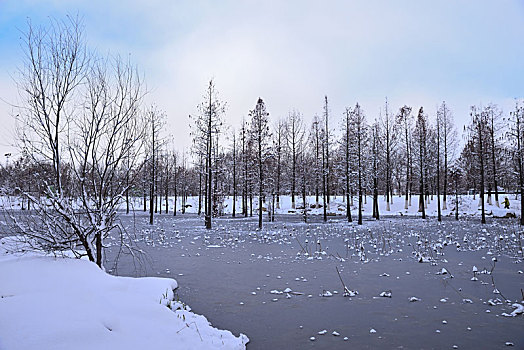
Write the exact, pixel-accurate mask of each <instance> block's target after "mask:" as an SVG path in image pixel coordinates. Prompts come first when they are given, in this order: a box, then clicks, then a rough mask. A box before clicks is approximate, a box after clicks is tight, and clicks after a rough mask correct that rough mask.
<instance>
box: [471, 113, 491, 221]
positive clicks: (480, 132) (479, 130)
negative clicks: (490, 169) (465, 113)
mask: <svg viewBox="0 0 524 350" xmlns="http://www.w3.org/2000/svg"><path fill="white" fill-rule="evenodd" d="M470 116H471V124H470V127H469V130H470V135H471V138H472V139H473V140H475V141H476V143H477V147H478V148H477V149H476V153H477V156H478V159H479V166H480V169H479V170H480V184H479V186H480V198H479V200H480V206H481V215H482V216H481V217H482V218H481V222H482V223H483V224H485V223H486V208H485V203H484V199H485V198H484V194H485V169H484V163H485V162H484V153H485V147H486V144H485V143H486V140H485V139H486V133H487V126H488V116H487V113H486V112H485V111H481V110H480V109H479V108H477V107H476V106H471V112H470Z"/></svg>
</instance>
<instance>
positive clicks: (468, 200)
mask: <svg viewBox="0 0 524 350" xmlns="http://www.w3.org/2000/svg"><path fill="white" fill-rule="evenodd" d="M506 197H508V200H509V202H510V208H509V209H504V205H503V203H502V202H503V201H504V199H505V198H506ZM479 198H480V197H479V195H476V196H473V195H460V196H459V216H461V217H463V216H468V217H469V216H480V215H481V210H480V209H481V208H480V201H479ZM268 199H269V198H268ZM202 200H203V199H202ZM418 201H419V197H418V196H413V197H412V198H411V205H408V208H407V209H406V208H405V198H404V197H399V196H394V197H393V198H392V200H391V201H390V205H389V210H388V207H387V203H386V199H385V197H384V196H379V212H380V215H382V216H421V215H422V214H421V213H420V212H419V211H418ZM488 201H489V196H488V195H487V194H486V195H485V202H484V203H485V212H486V215H488V216H493V217H506V216H508V215H509V216H514V215H515V216H518V215H520V198H519V197H515V195H514V194H499V202H500V203H499V205H498V206H497V205H496V204H495V198H494V195H493V196H492V197H491V204H489V203H488ZM168 202H169V208H168V209H169V210H170V211H172V210H173V207H174V197H169V199H168ZM318 204H319V207H317V206H316V198H315V196H307V197H306V207H307V208H308V211H307V212H308V215H311V214H313V215H322V214H323V212H324V209H323V208H322V197H319V203H318ZM372 204H373V198H372V197H371V196H366V197H365V198H364V205H363V215H364V216H368V217H369V216H371V215H372V211H373V208H372ZM203 205H204V203H202V206H203ZM235 205H236V213H237V214H238V215H240V213H241V212H242V199H241V197H240V196H237V198H236V201H235ZM268 205H269V203H268V202H265V203H264V205H263V206H264V208H267V207H268ZM147 206H149V201H148V202H147ZM161 206H162V211H165V208H166V205H165V199H164V198H162V200H161ZM0 207H2V208H5V209H21V208H22V203H21V200H20V198H19V197H13V196H12V197H7V196H2V197H0ZM131 207H132V208H134V209H135V210H138V211H139V210H143V199H142V198H139V197H135V198H133V199H132V203H131ZM302 208H303V202H302V197H301V196H300V195H297V196H296V197H295V208H293V205H292V203H291V196H290V195H282V196H280V208H276V209H275V211H276V214H278V215H285V214H289V215H293V214H295V215H302V214H303V210H302ZM441 208H443V196H441ZM124 209H125V203H122V205H121V210H124ZM202 210H203V209H202ZM257 210H258V199H257V197H256V196H255V197H253V214H255V213H256V212H257ZM264 210H265V209H264ZM351 210H352V215H353V216H355V217H356V215H357V214H358V211H357V210H358V197H357V196H354V197H353V203H352V206H351ZM222 211H223V213H224V214H226V215H227V214H232V212H233V197H232V196H229V197H225V198H224V200H223V207H222ZM177 212H179V213H180V212H182V200H181V198H180V197H178V198H177ZM185 212H186V213H188V214H195V213H197V212H198V196H191V197H188V198H187V200H186V210H185ZM328 214H329V215H330V216H333V215H346V200H345V197H344V196H331V197H330V203H329V206H328ZM426 215H428V216H437V197H436V196H430V198H429V201H428V203H426ZM442 215H444V216H453V215H455V196H454V195H448V196H447V204H446V209H442Z"/></svg>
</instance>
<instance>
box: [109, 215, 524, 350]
mask: <svg viewBox="0 0 524 350" xmlns="http://www.w3.org/2000/svg"><path fill="white" fill-rule="evenodd" d="M135 219H136V220H135V222H134V223H133V220H132V217H131V216H129V217H126V216H123V219H122V220H123V222H124V224H125V225H126V226H128V227H129V229H130V230H133V227H134V230H135V232H136V241H137V245H138V247H140V248H141V249H143V250H144V251H145V252H146V257H145V258H143V259H142V261H143V263H142V265H139V264H138V265H137V264H136V263H133V261H132V259H131V258H130V257H129V256H122V257H121V258H120V261H119V264H118V269H117V270H114V271H112V273H114V274H118V275H129V276H137V275H138V276H164V277H172V278H175V279H177V280H178V282H179V289H178V296H179V297H180V299H181V300H182V301H183V302H185V303H187V304H189V305H190V306H191V307H192V308H193V310H194V311H195V312H197V313H200V314H204V315H205V316H206V317H207V318H208V319H209V321H210V322H212V323H213V325H214V326H216V327H219V328H223V329H229V330H231V331H232V332H233V333H235V334H236V335H238V334H239V333H240V332H242V333H245V334H247V335H248V337H249V338H250V340H251V341H250V343H249V344H248V348H249V349H290V348H296V349H303V348H316V349H339V348H340V349H342V348H350V347H353V348H406V349H420V348H427V349H431V348H444V349H445V348H454V347H455V346H456V347H458V348H478V347H479V346H480V347H481V348H501V347H505V346H506V343H507V342H509V343H508V345H509V344H510V343H511V344H513V345H514V346H515V348H524V317H523V316H522V315H520V316H517V317H505V316H503V315H502V314H503V313H506V314H509V313H511V312H512V311H513V308H512V306H511V304H507V303H505V302H504V298H507V299H509V300H511V301H512V302H513V303H514V302H517V301H520V300H522V295H521V289H524V274H523V273H522V271H523V270H524V264H523V263H522V251H519V250H520V249H521V248H520V246H519V243H518V242H519V237H518V230H519V226H518V225H517V223H516V221H514V220H510V219H500V220H493V221H488V224H486V225H481V224H480V223H479V222H478V221H479V220H478V219H471V220H461V221H458V222H456V221H454V220H451V219H448V218H446V219H444V222H442V223H440V224H439V223H438V222H437V221H436V219H434V218H431V219H429V220H426V221H423V220H422V219H415V218H410V219H408V218H384V219H382V220H381V221H378V222H377V221H365V222H364V225H363V226H360V227H359V226H357V225H356V224H352V223H347V222H345V221H344V220H343V219H342V218H339V217H337V218H330V221H329V222H328V223H327V224H325V223H323V222H322V221H321V218H320V217H311V218H310V222H309V223H307V224H305V223H303V222H301V220H300V218H299V217H291V216H285V217H283V216H281V217H278V218H277V220H278V221H277V222H275V223H272V224H269V223H264V224H265V226H264V229H263V230H262V231H258V230H257V221H256V218H247V219H245V218H237V219H231V218H220V219H217V220H215V221H214V225H215V227H214V228H213V229H212V230H210V231H209V230H205V228H204V227H203V218H200V217H198V216H196V215H178V216H177V217H173V216H171V215H166V214H163V215H158V216H156V224H155V225H154V226H152V227H151V226H149V225H148V224H147V221H148V218H147V217H146V216H145V215H144V214H143V213H140V214H137V216H136V217H135ZM522 238H524V234H523V237H522ZM116 250H117V249H116V247H115V246H113V247H110V248H109V249H108V254H107V259H108V262H107V263H106V266H107V268H110V267H111V265H112V264H111V262H112V261H113V260H114V256H115V254H116ZM494 260H496V262H495V261H494ZM419 261H424V262H422V263H421V262H419ZM493 264H495V265H494V267H493ZM474 266H475V267H476V268H477V270H478V272H476V273H475V276H474V273H473V267H474ZM336 268H338V270H339V271H340V276H341V277H342V279H343V281H344V283H345V284H346V286H347V287H348V289H350V290H352V291H358V294H357V295H355V296H352V297H344V296H343V292H344V289H343V286H342V282H341V281H340V279H339V276H338V274H337V270H336ZM443 269H445V271H446V272H447V273H444V274H442V272H443ZM490 271H493V272H492V273H491V274H490V273H489V272H490ZM451 276H453V277H452V278H451ZM473 277H476V278H477V279H478V280H477V281H472V280H471V279H472V278H473ZM493 281H494V282H495V285H493ZM286 288H289V289H291V291H292V292H289V293H285V292H284V291H285V290H286ZM383 292H386V293H384V294H383V295H389V293H388V292H390V293H391V297H387V296H380V295H381V293H383ZM322 294H324V295H329V294H331V296H321V295H322ZM412 297H415V298H417V299H419V300H417V301H410V298H412ZM413 300H416V299H413ZM324 330H325V331H326V332H325V334H319V332H320V333H324V332H322V331H324ZM333 332H336V333H335V334H339V335H333ZM311 337H314V338H315V339H314V340H311Z"/></svg>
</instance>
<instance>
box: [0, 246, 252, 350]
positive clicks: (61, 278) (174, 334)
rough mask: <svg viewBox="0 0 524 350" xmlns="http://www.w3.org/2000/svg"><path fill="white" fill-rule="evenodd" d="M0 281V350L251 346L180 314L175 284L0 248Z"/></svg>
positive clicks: (183, 310)
mask: <svg viewBox="0 0 524 350" xmlns="http://www.w3.org/2000/svg"><path fill="white" fill-rule="evenodd" d="M0 242H1V241H0ZM4 246H5V245H4ZM0 281H2V283H0V300H1V302H0V348H2V349H57V350H59V349H77V350H78V349H245V344H246V343H247V342H248V341H249V339H248V338H247V337H246V336H245V335H242V334H241V335H240V336H239V337H235V336H234V335H233V334H232V333H231V332H229V331H225V330H218V329H216V328H213V327H212V326H211V325H210V324H209V322H208V321H207V319H206V318H205V317H204V316H200V315H196V314H194V313H192V312H190V311H189V308H185V307H180V303H177V302H174V301H173V298H174V292H173V290H174V289H175V288H177V282H176V281H175V280H174V279H169V278H153V277H146V278H130V277H115V276H111V275H109V274H107V273H105V272H103V271H102V270H100V269H99V268H98V267H97V266H96V265H95V264H93V263H91V262H88V261H84V260H78V259H68V258H53V257H46V256H35V255H32V254H25V255H23V256H20V255H15V254H12V253H8V252H7V251H6V250H5V249H2V248H0ZM170 308H171V309H170Z"/></svg>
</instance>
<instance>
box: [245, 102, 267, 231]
mask: <svg viewBox="0 0 524 350" xmlns="http://www.w3.org/2000/svg"><path fill="white" fill-rule="evenodd" d="M249 116H250V117H251V139H252V140H253V141H254V144H255V148H256V153H255V154H254V155H255V163H256V167H257V175H258V176H257V177H258V227H259V228H260V229H261V228H262V214H263V213H262V209H263V200H264V197H265V193H264V184H265V182H264V180H265V178H264V173H265V163H266V161H267V158H268V156H269V150H270V147H269V139H270V136H271V134H270V131H269V120H268V116H269V113H268V112H267V111H266V105H265V103H264V101H263V100H262V99H261V98H259V99H258V101H257V104H256V106H255V109H253V110H252V111H250V112H249Z"/></svg>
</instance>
